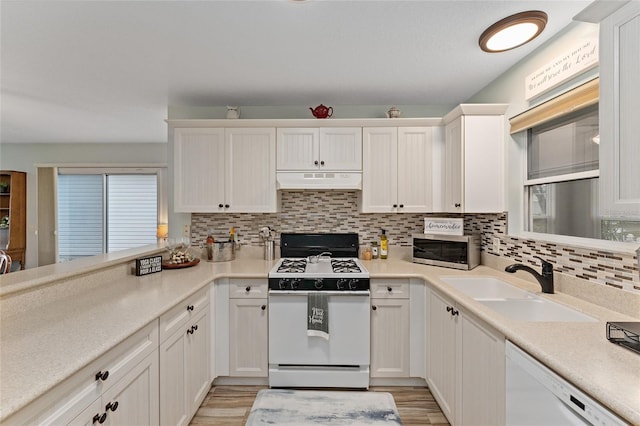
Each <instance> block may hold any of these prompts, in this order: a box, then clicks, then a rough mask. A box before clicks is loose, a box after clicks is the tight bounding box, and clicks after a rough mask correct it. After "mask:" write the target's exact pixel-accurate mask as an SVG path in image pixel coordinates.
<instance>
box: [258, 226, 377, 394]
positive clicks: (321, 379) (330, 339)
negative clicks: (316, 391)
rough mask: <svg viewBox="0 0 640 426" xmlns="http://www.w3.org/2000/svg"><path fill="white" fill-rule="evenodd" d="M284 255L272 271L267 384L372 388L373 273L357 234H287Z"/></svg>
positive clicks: (273, 385) (270, 276)
mask: <svg viewBox="0 0 640 426" xmlns="http://www.w3.org/2000/svg"><path fill="white" fill-rule="evenodd" d="M334 253H335V254H337V255H338V257H331V256H333V254H334ZM281 254H282V256H283V259H281V260H280V261H279V262H278V263H277V264H276V265H275V266H274V267H273V269H272V270H271V272H270V273H269V386H271V387H348V388H368V387H369V356H370V355H369V354H370V341H369V334H370V312H369V309H370V307H369V272H368V271H367V269H366V268H365V267H364V265H363V264H362V262H360V260H359V259H358V258H357V254H358V235H357V234H282V235H281ZM316 303H320V304H319V305H317V306H316V305H315V304H316ZM312 304H314V306H312ZM316 313H319V314H320V321H319V322H323V323H324V324H323V325H324V327H325V328H324V330H322V331H321V332H317V331H315V330H312V328H313V325H312V324H313V322H314V316H316Z"/></svg>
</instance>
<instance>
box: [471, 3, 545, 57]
mask: <svg viewBox="0 0 640 426" xmlns="http://www.w3.org/2000/svg"><path fill="white" fill-rule="evenodd" d="M546 25H547V14H546V13H544V12H542V11H540V10H529V11H527V12H520V13H516V14H515V15H511V16H507V17H506V18H504V19H501V20H499V21H498V22H496V23H495V24H493V25H491V26H490V27H489V28H487V29H486V30H485V31H484V32H483V33H482V35H481V36H480V40H479V41H478V43H479V44H480V48H481V49H482V50H484V51H485V52H489V53H496V52H504V51H506V50H511V49H515V48H516V47H518V46H522V45H523V44H525V43H528V42H529V41H531V40H533V39H534V38H536V37H537V36H538V35H539V34H540V33H541V32H542V30H544V27H545V26H546Z"/></svg>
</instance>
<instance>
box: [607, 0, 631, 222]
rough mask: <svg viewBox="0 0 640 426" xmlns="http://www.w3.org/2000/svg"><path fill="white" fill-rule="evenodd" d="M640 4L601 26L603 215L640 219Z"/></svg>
mask: <svg viewBox="0 0 640 426" xmlns="http://www.w3.org/2000/svg"><path fill="white" fill-rule="evenodd" d="M638 40H640V3H639V2H637V1H634V2H629V3H628V4H626V5H625V6H623V7H622V8H620V9H619V10H617V11H616V12H615V13H613V14H611V15H610V16H609V17H607V18H606V19H605V20H603V21H602V23H601V24H600V215H601V216H603V217H611V218H627V219H634V220H638V219H640V185H638V182H640V167H638V161H639V159H640V143H639V141H638V135H640V120H638V112H639V111H640V78H639V77H638V76H640V50H639V49H638Z"/></svg>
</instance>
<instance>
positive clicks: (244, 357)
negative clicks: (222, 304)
mask: <svg viewBox="0 0 640 426" xmlns="http://www.w3.org/2000/svg"><path fill="white" fill-rule="evenodd" d="M267 318H268V315H267V301H266V300H265V299H230V300H229V375H230V376H232V377H233V376H236V377H243V376H244V377H267V375H268V365H267V364H268V351H267V348H268V346H267V331H268V323H267Z"/></svg>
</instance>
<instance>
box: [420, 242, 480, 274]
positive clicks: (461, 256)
mask: <svg viewBox="0 0 640 426" xmlns="http://www.w3.org/2000/svg"><path fill="white" fill-rule="evenodd" d="M413 262H414V263H422V264H424V265H433V266H444V267H447V268H455V269H464V270H471V269H473V268H475V267H476V266H478V265H479V264H480V234H479V233H474V234H466V235H444V234H416V235H413Z"/></svg>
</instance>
